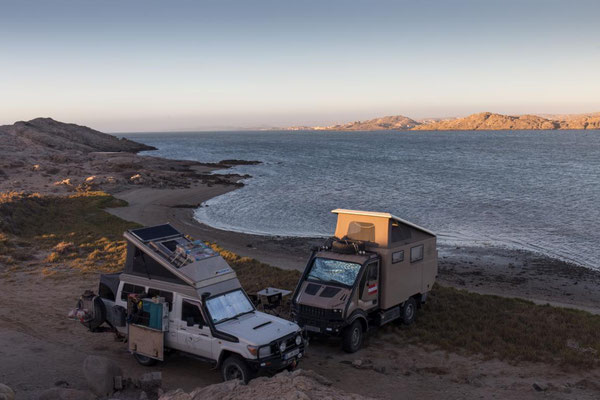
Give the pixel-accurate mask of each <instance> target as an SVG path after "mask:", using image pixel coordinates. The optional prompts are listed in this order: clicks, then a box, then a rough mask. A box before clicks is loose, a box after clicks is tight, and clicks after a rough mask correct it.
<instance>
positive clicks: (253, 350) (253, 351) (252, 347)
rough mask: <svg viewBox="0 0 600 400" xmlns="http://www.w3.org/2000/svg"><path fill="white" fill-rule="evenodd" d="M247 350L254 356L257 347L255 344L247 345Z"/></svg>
mask: <svg viewBox="0 0 600 400" xmlns="http://www.w3.org/2000/svg"><path fill="white" fill-rule="evenodd" d="M248 351H249V352H250V354H252V355H253V356H256V353H257V352H258V347H257V346H248Z"/></svg>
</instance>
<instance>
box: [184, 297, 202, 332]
mask: <svg viewBox="0 0 600 400" xmlns="http://www.w3.org/2000/svg"><path fill="white" fill-rule="evenodd" d="M185 303H187V304H189V305H191V306H194V307H196V308H197V309H198V312H199V313H200V318H202V321H201V323H194V325H198V326H199V327H204V326H206V318H205V317H204V313H203V312H202V305H201V304H200V303H199V302H197V301H194V300H188V299H185V298H182V299H181V310H180V311H181V312H180V313H179V319H180V320H181V321H183V322H185V323H187V319H185V318H183V307H184V304H185ZM194 322H196V321H194Z"/></svg>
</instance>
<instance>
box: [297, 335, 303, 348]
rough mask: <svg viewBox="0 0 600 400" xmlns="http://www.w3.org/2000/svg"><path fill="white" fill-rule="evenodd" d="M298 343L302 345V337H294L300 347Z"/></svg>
mask: <svg viewBox="0 0 600 400" xmlns="http://www.w3.org/2000/svg"><path fill="white" fill-rule="evenodd" d="M300 343H302V336H300V335H298V336H296V344H297V345H298V346H300Z"/></svg>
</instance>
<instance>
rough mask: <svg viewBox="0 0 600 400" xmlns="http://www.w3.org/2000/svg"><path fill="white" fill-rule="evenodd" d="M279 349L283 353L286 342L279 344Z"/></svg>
mask: <svg viewBox="0 0 600 400" xmlns="http://www.w3.org/2000/svg"><path fill="white" fill-rule="evenodd" d="M279 351H280V352H282V353H283V352H284V351H285V342H281V344H280V345H279Z"/></svg>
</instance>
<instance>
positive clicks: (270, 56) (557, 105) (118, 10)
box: [0, 0, 600, 132]
mask: <svg viewBox="0 0 600 400" xmlns="http://www.w3.org/2000/svg"><path fill="white" fill-rule="evenodd" d="M599 15H600V1H597V0H595V1H576V0H570V1H553V0H543V1H542V0H537V1H534V0H531V1H527V0H521V1H510V0H504V1H486V0H479V1H419V0H411V1H351V0H345V1H325V0H321V1H300V0H295V1H283V0H273V1H226V0H220V1H149V0H140V1H125V0H120V1H106V0H105V1H92V0H73V1H58V0H57V1H52V0H39V1H27V0H16V1H6V0H0V55H1V58H0V124H4V123H12V122H14V121H16V120H22V119H31V118H34V117H36V116H50V117H53V118H55V119H59V120H63V121H70V122H76V123H82V124H86V125H90V126H92V127H95V128H98V129H101V130H105V131H112V132H115V131H116V132H119V131H120V132H123V131H160V130H179V129H181V130H185V129H213V128H235V127H260V126H287V125H299V124H319V123H323V124H329V123H335V122H345V121H347V120H355V119H366V118H372V117H376V116H382V115H390V114H404V115H407V116H410V117H413V118H422V117H431V116H451V115H466V114H470V113H473V112H479V111H495V112H502V113H541V112H547V113H571V112H592V111H600V74H599V73H598V71H600V23H599V22H598V16H599Z"/></svg>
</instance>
